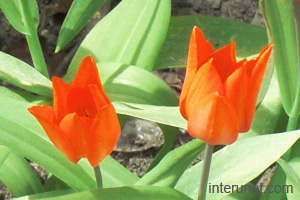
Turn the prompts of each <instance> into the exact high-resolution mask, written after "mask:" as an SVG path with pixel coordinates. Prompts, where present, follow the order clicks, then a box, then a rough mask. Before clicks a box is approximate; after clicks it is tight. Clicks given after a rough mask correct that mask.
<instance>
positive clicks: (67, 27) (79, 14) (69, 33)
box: [55, 0, 106, 52]
mask: <svg viewBox="0 0 300 200" xmlns="http://www.w3.org/2000/svg"><path fill="white" fill-rule="evenodd" d="M105 1H106V0H85V1H80V0H74V1H73V3H72V6H71V8H70V10H69V12H68V15H67V16H66V18H65V20H64V23H63V25H62V27H61V29H60V33H59V36H58V39H57V45H56V49H55V52H59V51H60V50H61V49H62V48H63V47H64V46H66V45H67V44H68V43H69V42H70V41H71V40H72V39H73V38H74V37H75V36H76V35H77V34H78V33H79V32H80V30H81V29H82V28H83V27H84V26H85V25H86V24H87V22H88V21H89V19H90V18H91V17H92V16H93V15H94V14H95V12H96V11H97V10H98V9H99V8H100V7H101V6H102V5H103V4H104V3H105Z"/></svg>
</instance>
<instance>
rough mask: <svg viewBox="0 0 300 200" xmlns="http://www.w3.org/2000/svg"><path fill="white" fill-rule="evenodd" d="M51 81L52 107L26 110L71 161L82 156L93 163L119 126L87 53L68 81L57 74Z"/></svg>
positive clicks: (109, 145)
mask: <svg viewBox="0 0 300 200" xmlns="http://www.w3.org/2000/svg"><path fill="white" fill-rule="evenodd" d="M52 84H53V99H54V103H53V107H52V106H48V105H42V106H33V107H30V108H29V109H28V110H29V112H30V113H31V114H33V115H34V116H35V117H36V119H37V120H38V121H39V123H40V124H41V125H42V127H43V128H44V130H45V132H46V133H47V135H48V137H49V138H50V140H51V141H52V142H53V144H54V145H55V146H56V147H57V148H58V149H59V150H60V151H61V152H62V153H63V154H64V155H66V157H67V158H68V159H69V160H70V161H71V162H73V163H77V162H78V161H79V160H80V159H81V158H83V157H86V158H87V159H88V161H89V162H90V164H91V165H92V166H94V167H95V166H97V165H98V164H99V163H100V162H101V161H102V160H103V159H104V158H105V157H106V156H107V155H109V154H110V153H111V152H112V151H113V148H114V146H115V145H116V143H117V140H118V138H119V136H120V133H121V128H120V124H119V121H118V117H117V114H116V112H115V109H114V107H113V105H112V103H111V102H110V100H109V99H108V98H107V97H106V95H105V93H104V90H103V87H102V84H101V81H100V78H99V73H98V69H97V66H96V63H95V61H94V59H93V58H92V57H91V56H89V57H86V58H84V59H83V60H82V62H81V64H80V67H79V69H78V72H77V74H76V76H75V78H74V80H73V82H72V84H68V83H65V82H63V80H62V79H60V78H58V77H53V78H52Z"/></svg>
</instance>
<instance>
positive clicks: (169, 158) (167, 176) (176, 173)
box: [136, 139, 205, 187]
mask: <svg viewBox="0 0 300 200" xmlns="http://www.w3.org/2000/svg"><path fill="white" fill-rule="evenodd" d="M204 147H205V143H204V142H202V141H200V140H197V139H195V140H193V141H191V142H188V143H186V144H184V145H182V146H180V147H178V148H177V149H175V150H173V151H171V152H169V153H168V154H167V155H166V156H165V157H164V158H163V159H162V160H161V161H160V163H159V164H158V165H157V166H156V167H155V168H153V169H152V170H151V171H149V172H148V173H146V174H145V175H144V176H143V177H142V178H141V179H140V180H139V181H137V182H136V185H155V186H165V187H174V186H175V184H176V183H177V181H178V179H179V178H180V177H181V175H182V174H183V172H184V171H185V170H186V169H187V167H188V166H189V165H190V164H191V163H192V162H193V161H194V160H195V159H196V158H197V157H198V156H199V155H200V153H202V152H203V150H204Z"/></svg>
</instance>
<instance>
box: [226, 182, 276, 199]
mask: <svg viewBox="0 0 300 200" xmlns="http://www.w3.org/2000/svg"><path fill="white" fill-rule="evenodd" d="M248 187H249V188H251V189H253V188H256V185H254V184H253V183H249V184H247V185H245V188H246V189H245V190H246V192H244V191H241V189H239V193H238V192H234V193H231V194H229V195H228V196H226V197H225V198H224V200H249V199H251V200H258V199H259V197H260V196H261V194H260V192H259V190H254V191H256V192H252V191H253V190H250V191H249V190H247V188H248ZM272 200H273V199H272Z"/></svg>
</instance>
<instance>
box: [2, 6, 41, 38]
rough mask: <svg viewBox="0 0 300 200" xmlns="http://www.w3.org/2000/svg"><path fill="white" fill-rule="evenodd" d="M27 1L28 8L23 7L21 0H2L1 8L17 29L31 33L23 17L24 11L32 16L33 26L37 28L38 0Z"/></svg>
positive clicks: (24, 32)
mask: <svg viewBox="0 0 300 200" xmlns="http://www.w3.org/2000/svg"><path fill="white" fill-rule="evenodd" d="M26 3H27V4H28V8H29V9H28V10H27V9H26V10H24V8H22V5H21V4H20V1H19V0H1V1H0V9H1V10H2V11H3V13H4V14H5V16H6V18H7V19H8V21H9V22H10V23H11V25H12V26H13V27H14V28H15V29H16V30H17V31H19V32H21V33H23V34H30V30H29V29H30V28H29V27H28V24H26V23H24V22H23V19H22V18H23V17H24V12H26V13H27V14H28V15H29V16H30V18H31V24H32V27H34V28H35V29H36V28H37V27H38V24H39V11H38V7H37V3H36V0H27V1H26Z"/></svg>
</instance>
